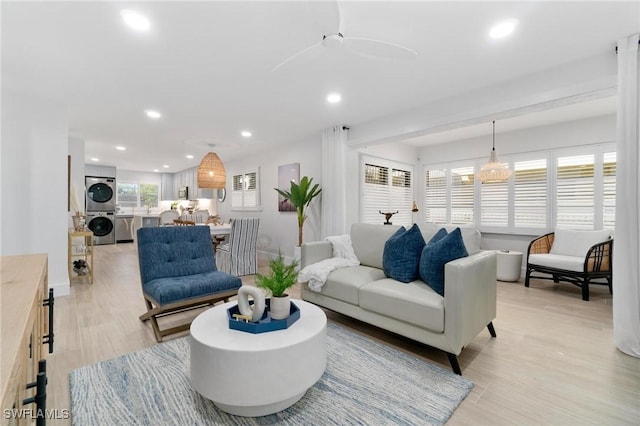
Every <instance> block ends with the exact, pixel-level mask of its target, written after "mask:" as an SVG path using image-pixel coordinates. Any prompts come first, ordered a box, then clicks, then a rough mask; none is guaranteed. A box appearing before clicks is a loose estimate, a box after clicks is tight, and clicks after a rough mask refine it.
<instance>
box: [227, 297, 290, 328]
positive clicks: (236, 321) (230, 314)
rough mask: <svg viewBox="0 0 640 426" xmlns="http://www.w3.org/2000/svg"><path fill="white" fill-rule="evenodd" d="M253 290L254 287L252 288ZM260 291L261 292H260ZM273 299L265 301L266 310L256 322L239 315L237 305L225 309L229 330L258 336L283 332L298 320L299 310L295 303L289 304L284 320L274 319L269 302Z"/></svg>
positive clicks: (248, 317)
mask: <svg viewBox="0 0 640 426" xmlns="http://www.w3.org/2000/svg"><path fill="white" fill-rule="evenodd" d="M254 288H255V287H254ZM260 291H262V290H260ZM272 300H273V299H266V300H265V305H266V309H265V312H263V314H262V317H260V318H258V320H257V321H255V322H254V321H251V317H250V316H249V315H243V314H242V313H240V310H239V309H238V308H239V305H233V306H232V307H230V308H229V309H227V320H228V321H229V328H231V329H233V330H239V331H245V332H247V333H253V334H260V333H267V332H269V331H276V330H285V329H287V328H289V327H291V325H293V323H295V322H296V321H298V320H299V319H300V309H299V308H298V307H297V306H296V304H295V303H293V302H291V303H289V316H288V317H287V318H285V319H275V318H273V317H272V316H271V315H270V311H269V310H268V309H270V306H269V305H270V302H271V301H272Z"/></svg>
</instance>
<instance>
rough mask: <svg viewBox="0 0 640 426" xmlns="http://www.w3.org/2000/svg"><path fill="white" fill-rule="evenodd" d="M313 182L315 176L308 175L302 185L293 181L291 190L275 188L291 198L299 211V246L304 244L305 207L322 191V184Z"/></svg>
mask: <svg viewBox="0 0 640 426" xmlns="http://www.w3.org/2000/svg"><path fill="white" fill-rule="evenodd" d="M312 182H313V178H311V179H309V178H308V177H307V176H304V177H303V178H302V179H300V185H298V184H296V183H295V182H291V188H290V190H289V191H284V190H281V189H278V188H273V189H275V190H276V191H277V192H278V194H280V195H282V197H283V198H285V199H287V200H290V201H291V204H293V205H294V206H295V207H296V212H297V213H298V246H302V228H303V226H304V221H305V220H307V215H306V214H305V211H304V209H305V207H308V206H309V204H310V203H311V201H313V199H314V198H316V197H317V196H318V195H320V193H321V192H322V189H321V188H320V185H319V184H317V183H316V184H315V185H313V186H311V183H312Z"/></svg>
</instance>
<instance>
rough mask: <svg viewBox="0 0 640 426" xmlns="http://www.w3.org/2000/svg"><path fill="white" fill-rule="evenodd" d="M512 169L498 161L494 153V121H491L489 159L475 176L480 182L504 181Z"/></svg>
mask: <svg viewBox="0 0 640 426" xmlns="http://www.w3.org/2000/svg"><path fill="white" fill-rule="evenodd" d="M511 173H512V171H511V170H510V169H508V168H507V167H505V166H504V165H503V164H502V163H500V162H499V161H498V154H496V122H495V121H494V122H493V148H492V149H491V154H489V161H488V162H487V164H485V165H484V166H482V168H481V169H480V172H478V175H477V178H478V179H479V180H480V182H481V183H497V182H504V181H506V180H507V179H509V177H510V176H511Z"/></svg>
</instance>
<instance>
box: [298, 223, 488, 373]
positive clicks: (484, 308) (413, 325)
mask: <svg viewBox="0 0 640 426" xmlns="http://www.w3.org/2000/svg"><path fill="white" fill-rule="evenodd" d="M420 228H421V232H422V234H423V237H424V239H425V241H426V242H428V241H429V240H430V239H431V236H433V234H435V232H436V231H437V230H438V229H439V227H438V226H421V227H420ZM398 229H399V226H394V225H370V224H354V225H353V226H352V228H351V233H350V236H351V242H352V245H353V249H354V252H355V254H356V256H357V257H358V260H359V261H360V265H359V266H352V267H346V268H340V269H336V270H334V271H333V272H331V274H330V275H329V277H328V279H327V281H326V283H325V284H324V285H323V286H322V288H321V291H320V292H316V291H312V290H310V289H309V287H308V284H307V283H303V285H302V291H301V293H302V299H304V300H306V301H309V302H311V303H315V304H316V305H320V306H323V307H325V308H328V309H330V310H333V311H336V312H339V313H341V314H344V315H347V316H350V317H353V318H356V319H358V320H360V321H364V322H366V323H369V324H372V325H375V326H377V327H380V328H383V329H386V330H389V331H392V332H394V333H397V334H400V335H402V336H405V337H408V338H410V339H413V340H416V341H418V342H422V343H425V344H427V345H429V346H433V347H436V348H439V349H442V350H443V351H445V352H446V353H447V356H448V358H449V362H450V363H451V367H452V369H453V371H454V372H455V373H457V374H461V370H460V367H459V365H458V359H457V355H459V354H460V352H461V351H462V348H463V347H465V346H466V345H468V344H469V343H470V342H471V341H472V340H473V339H474V338H475V337H476V336H477V334H478V333H479V332H480V331H482V329H484V328H485V327H487V328H488V330H489V332H490V334H491V335H492V336H493V337H495V330H494V329H493V324H492V321H493V320H494V319H495V316H496V254H495V252H494V251H480V250H479V248H480V246H479V232H477V231H476V230H475V229H472V228H461V229H462V231H463V240H464V242H465V246H466V248H467V251H468V252H469V253H470V255H469V256H468V257H464V258H460V259H457V260H454V261H451V262H449V263H447V264H446V265H445V290H444V297H443V296H440V295H439V294H438V293H437V292H435V291H434V290H433V289H431V287H429V286H428V285H426V284H425V283H424V282H423V281H421V280H416V281H413V282H410V283H402V282H398V281H396V280H393V279H390V278H387V277H386V276H385V274H384V272H383V270H382V256H383V251H384V245H385V242H386V241H387V239H388V238H389V237H390V236H391V235H393V234H394V233H395V232H396V231H397V230H398ZM332 255H333V253H332V245H331V243H330V242H329V241H318V242H310V243H304V244H303V245H302V259H301V260H302V263H301V266H302V267H305V266H307V265H310V264H312V263H316V262H319V261H321V260H323V259H328V258H331V257H332Z"/></svg>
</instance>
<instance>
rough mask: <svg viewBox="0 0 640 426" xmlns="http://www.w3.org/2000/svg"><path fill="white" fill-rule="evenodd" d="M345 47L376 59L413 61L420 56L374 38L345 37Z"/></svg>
mask: <svg viewBox="0 0 640 426" xmlns="http://www.w3.org/2000/svg"><path fill="white" fill-rule="evenodd" d="M344 47H345V48H347V49H349V50H351V51H352V52H354V53H356V54H358V55H360V56H364V57H368V58H374V59H392V60H393V59H398V60H411V59H415V58H416V57H417V56H418V52H416V51H415V50H413V49H410V48H408V47H405V46H401V45H399V44H396V43H391V42H389V41H382V40H375V39H372V38H362V37H344Z"/></svg>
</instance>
